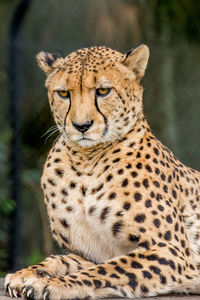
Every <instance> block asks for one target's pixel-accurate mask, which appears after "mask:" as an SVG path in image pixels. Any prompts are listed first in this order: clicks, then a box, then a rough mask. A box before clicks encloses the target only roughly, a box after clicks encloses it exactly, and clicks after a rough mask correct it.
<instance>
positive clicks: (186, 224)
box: [6, 45, 200, 299]
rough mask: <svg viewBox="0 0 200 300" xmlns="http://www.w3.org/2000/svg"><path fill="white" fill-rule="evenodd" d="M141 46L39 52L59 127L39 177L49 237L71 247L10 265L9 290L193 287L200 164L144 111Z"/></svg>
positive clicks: (36, 293)
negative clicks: (180, 155)
mask: <svg viewBox="0 0 200 300" xmlns="http://www.w3.org/2000/svg"><path fill="white" fill-rule="evenodd" d="M148 56H149V50H148V48H147V46H145V45H142V46H140V47H138V48H137V49H135V50H131V51H129V52H128V53H127V54H126V55H122V54H121V53H119V52H117V51H114V50H112V49H109V48H106V47H91V48H87V49H81V50H78V51H75V52H73V53H72V54H70V55H69V56H67V57H65V58H62V57H60V56H59V55H52V54H49V53H44V52H41V53H40V54H39V55H38V56H37V59H38V63H39V65H40V67H41V68H42V69H43V70H44V72H45V73H46V74H47V76H48V77H47V80H46V87H47V88H48V95H49V102H50V106H51V110H52V112H53V115H54V118H55V121H56V124H57V126H58V128H59V129H60V131H61V133H62V136H61V137H60V138H59V139H58V141H57V142H56V144H55V145H54V146H53V148H52V149H51V150H50V152H49V155H48V158H47V161H46V164H45V167H44V172H43V176H42V181H41V182H42V188H43V191H44V199H45V203H46V206H47V210H48V216H49V221H50V225H51V231H52V234H53V237H54V238H55V239H56V240H57V242H58V243H59V244H60V246H61V247H62V248H63V249H64V250H65V251H67V252H69V254H66V255H60V256H50V257H48V258H47V259H46V260H45V261H44V262H42V263H40V264H38V265H35V266H31V267H29V268H27V269H23V270H21V271H18V272H17V273H15V274H8V275H7V277H6V288H7V290H8V291H9V292H10V294H11V295H12V296H17V295H22V294H25V296H26V297H29V298H31V299H73V298H85V297H91V298H93V299H97V298H101V297H107V298H108V297H110V296H117V297H130V298H134V297H142V296H155V295H160V294H166V293H170V292H177V293H180V292H183V293H184V292H186V293H190V292H191V293H200V278H199V271H198V266H199V264H200V238H199V228H200V173H199V172H198V171H195V170H193V169H191V168H188V167H186V166H184V165H183V164H182V163H181V162H180V161H179V160H178V159H177V158H176V157H175V156H174V155H173V153H172V152H171V151H170V150H169V149H168V148H166V147H165V146H163V145H162V144H161V143H160V142H159V141H158V140H157V139H156V138H155V136H154V135H153V133H152V132H151V130H150V128H149V126H148V124H147V122H146V120H145V118H144V114H143V107H142V91H143V90H142V87H141V85H140V79H141V78H142V77H143V75H144V72H145V69H146V65H147V61H148Z"/></svg>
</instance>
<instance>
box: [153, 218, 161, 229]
mask: <svg viewBox="0 0 200 300" xmlns="http://www.w3.org/2000/svg"><path fill="white" fill-rule="evenodd" d="M153 223H154V225H155V226H156V227H157V228H159V227H160V220H159V219H154V220H153Z"/></svg>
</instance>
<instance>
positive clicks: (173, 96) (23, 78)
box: [0, 0, 200, 276]
mask: <svg viewBox="0 0 200 300" xmlns="http://www.w3.org/2000/svg"><path fill="white" fill-rule="evenodd" d="M19 3H20V1H17V0H0V49H1V59H0V96H1V97H0V101H1V110H0V111H1V113H0V276H4V275H5V273H6V272H8V271H9V270H11V269H12V268H13V265H12V262H11V261H12V260H11V257H10V256H11V255H13V254H12V253H13V249H11V247H12V243H11V241H12V239H13V231H12V228H13V225H12V221H13V212H14V210H15V201H14V199H13V198H12V195H11V192H10V191H11V186H12V178H11V176H10V172H11V171H10V170H11V167H12V166H11V147H12V145H11V137H12V134H13V133H12V127H11V125H10V124H11V117H10V108H11V104H10V102H11V98H12V92H10V90H9V89H10V83H9V72H8V70H9V62H10V57H9V34H8V33H9V26H10V23H11V20H12V18H13V15H14V13H15V11H16V7H17V6H18V5H19ZM141 43H145V44H147V45H148V46H149V47H150V52H151V55H150V61H149V65H148V68H147V72H146V76H145V78H144V79H143V80H142V84H143V86H144V111H145V115H146V117H147V119H148V121H149V123H150V125H151V127H152V129H153V131H154V133H155V135H156V136H157V137H158V138H159V139H160V140H161V141H162V142H163V143H164V144H166V145H167V146H168V147H170V148H171V149H172V150H173V152H174V153H175V155H176V156H178V158H179V159H180V160H182V161H183V162H184V163H185V164H187V165H190V166H191V167H193V168H195V169H200V133H199V132H200V125H199V124H200V122H199V119H200V118H199V116H200V84H199V82H200V1H193V0H190V1H188V0H160V1H159V0H154V1H152V0H57V1H55V0H42V1H41V0H32V1H31V5H30V7H29V9H28V11H27V13H26V16H25V19H24V20H23V23H22V26H21V30H20V36H19V39H18V44H17V47H18V52H19V58H18V70H19V82H20V84H19V89H20V97H21V106H20V112H21V113H20V114H21V117H20V115H19V118H21V128H20V139H21V147H22V158H21V165H22V172H21V177H22V191H21V195H20V201H21V206H20V218H19V220H18V223H19V228H20V236H21V239H20V240H19V241H20V246H21V247H20V251H18V253H17V256H18V257H17V267H21V266H27V265H28V264H34V263H37V262H39V261H40V260H41V259H43V258H44V257H45V256H47V255H50V254H52V253H56V252H59V251H60V250H59V249H57V247H56V245H55V244H54V242H53V240H52V238H51V236H50V233H49V228H48V220H47V216H46V211H45V207H44V204H43V197H42V192H41V189H40V176H41V172H42V167H43V164H44V161H45V158H46V155H47V152H48V150H49V149H50V147H51V145H52V143H53V141H54V140H55V138H56V135H54V136H52V137H50V138H49V139H47V140H46V137H47V136H43V135H44V134H45V132H47V130H48V129H49V128H50V127H51V126H53V125H54V123H53V119H52V116H51V114H50V110H49V106H48V101H47V95H46V90H45V88H44V80H45V76H44V74H43V73H42V72H41V70H39V69H38V67H37V65H36V61H35V56H36V54H37V53H38V52H39V51H41V50H44V51H49V52H60V53H61V54H62V55H64V56H65V55H67V54H69V53H70V52H71V51H73V50H75V49H78V48H83V47H88V46H92V45H106V46H109V47H111V48H114V49H116V50H119V51H122V52H126V51H127V50H129V49H130V48H134V47H137V46H138V45H140V44H141ZM15 226H18V225H16V224H15Z"/></svg>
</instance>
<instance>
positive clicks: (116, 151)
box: [113, 149, 121, 154]
mask: <svg viewBox="0 0 200 300" xmlns="http://www.w3.org/2000/svg"><path fill="white" fill-rule="evenodd" d="M120 151H121V150H120V149H116V150H114V151H113V154H114V153H118V152H120Z"/></svg>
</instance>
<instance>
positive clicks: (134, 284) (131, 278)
mask: <svg viewBox="0 0 200 300" xmlns="http://www.w3.org/2000/svg"><path fill="white" fill-rule="evenodd" d="M125 275H126V276H127V277H128V278H129V285H130V286H131V288H132V289H133V290H134V291H135V289H136V287H137V286H138V282H137V280H136V276H135V274H133V273H126V274H125Z"/></svg>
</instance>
